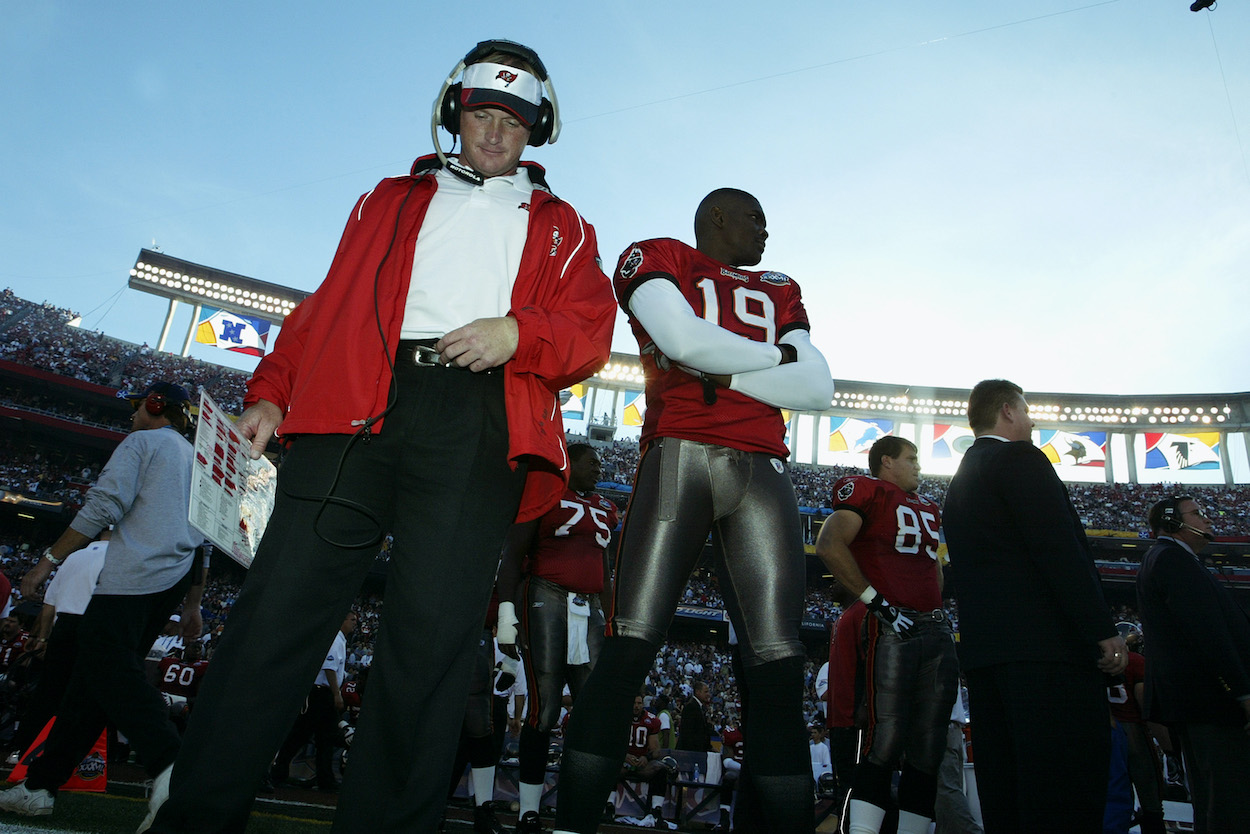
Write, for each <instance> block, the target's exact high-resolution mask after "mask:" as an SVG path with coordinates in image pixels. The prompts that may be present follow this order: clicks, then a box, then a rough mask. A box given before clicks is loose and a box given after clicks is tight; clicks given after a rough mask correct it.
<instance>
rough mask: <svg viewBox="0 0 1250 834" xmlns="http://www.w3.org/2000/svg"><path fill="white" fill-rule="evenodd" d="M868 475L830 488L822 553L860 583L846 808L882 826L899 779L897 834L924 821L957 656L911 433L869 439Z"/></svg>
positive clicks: (865, 825) (913, 830)
mask: <svg viewBox="0 0 1250 834" xmlns="http://www.w3.org/2000/svg"><path fill="white" fill-rule="evenodd" d="M868 471H869V472H870V473H871V476H864V475H850V476H847V477H845V478H842V479H841V480H840V481H838V482H837V483H836V484H835V485H834V488H833V493H834V498H833V514H832V515H830V516H829V518H828V519H826V521H825V523H824V525H823V526H822V527H821V529H820V536H819V538H818V539H817V542H816V554H817V555H818V556H820V558H821V560H822V561H823V562H824V563H825V565H826V566H827V567H828V568H829V570H830V572H831V573H832V574H833V576H834V578H835V579H837V580H838V581H839V582H841V583H842V584H843V585H844V586H845V587H846V588H847V590H848V591H850V592H851V593H853V594H858V595H859V598H860V599H861V600H862V601H863V602H864V604H865V605H866V606H867V607H868V613H869V614H871V615H872V616H871V617H866V618H865V620H864V624H865V627H864V628H863V631H862V634H863V638H862V639H863V645H862V653H863V657H864V667H865V687H866V691H865V693H864V703H865V707H866V712H867V718H866V721H867V723H866V725H865V726H864V728H863V735H862V737H861V741H860V759H859V763H858V764H857V765H856V767H855V775H854V777H853V780H852V785H851V793H850V801H849V803H848V808H847V814H848V817H849V829H848V830H849V831H851V832H855V834H862V833H864V832H876V831H879V830H880V829H881V821H882V820H883V819H884V817H885V812H886V807H887V806H888V805H889V802H890V781H891V778H892V776H893V773H894V770H895V768H896V767H898V765H899V762H900V760H902V759H903V758H904V755H905V757H906V758H905V761H904V764H903V766H902V775H901V776H900V778H899V785H898V805H899V823H898V830H899V832H900V834H921V833H922V832H928V830H929V823H930V822H931V821H932V820H933V800H934V796H935V794H936V792H937V772H938V767H939V766H940V765H941V763H942V756H943V755H944V754H945V752H946V729H947V723H948V722H949V720H950V714H951V707H952V706H953V705H954V703H955V698H956V696H957V695H958V692H959V662H958V660H957V659H956V657H955V639H954V636H953V633H952V630H951V624H950V620H949V619H948V618H947V617H946V615H945V612H943V610H942V591H941V577H940V571H939V567H938V562H937V548H938V527H939V526H940V525H941V514H940V512H939V510H938V505H937V504H935V503H934V502H933V501H930V500H929V499H928V498H925V497H924V496H923V495H919V494H918V493H917V492H916V490H917V488H919V486H920V461H919V458H918V457H917V453H916V446H915V444H914V443H912V442H910V441H908V440H904V439H903V438H901V437H894V436H892V435H891V436H887V437H883V438H881V439H880V440H878V441H877V442H876V443H874V444H872V448H871V449H869V450H868Z"/></svg>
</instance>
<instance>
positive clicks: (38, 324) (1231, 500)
mask: <svg viewBox="0 0 1250 834" xmlns="http://www.w3.org/2000/svg"><path fill="white" fill-rule="evenodd" d="M78 318H79V317H78V315H77V314H76V313H74V312H72V311H70V310H68V309H65V308H61V307H56V306H53V305H51V304H48V303H46V302H44V303H35V302H32V301H28V300H25V299H22V298H19V297H18V296H16V295H15V294H14V293H13V292H12V290H9V289H5V290H3V291H0V359H8V360H11V361H14V362H19V363H22V364H27V365H32V366H35V367H39V368H42V369H44V370H50V371H52V372H54V373H58V374H63V375H65V376H69V377H72V378H74V379H80V380H85V381H88V382H93V383H97V384H100V385H105V386H109V387H113V388H122V389H126V390H142V389H143V388H145V387H146V386H147V384H148V383H149V382H151V381H153V380H157V379H162V380H172V381H175V382H178V383H179V384H181V385H183V386H184V387H185V388H187V390H189V391H192V392H195V391H198V390H199V389H200V388H201V387H203V388H204V389H205V390H207V391H208V393H209V394H210V395H211V396H212V397H213V398H214V399H216V400H217V402H218V403H219V404H221V405H222V406H223V407H224V408H226V410H228V411H231V412H234V413H239V412H240V411H241V410H242V405H243V396H244V394H245V392H246V385H247V379H248V376H249V375H248V374H247V373H245V372H242V371H236V370H232V369H229V368H224V367H221V366H219V365H213V364H210V363H207V362H202V361H200V360H198V359H192V358H188V357H180V356H176V355H173V354H169V353H159V352H156V351H153V350H152V349H151V348H149V347H148V346H147V345H142V346H135V345H132V344H129V343H127V342H122V341H119V340H116V339H112V338H110V337H107V336H105V335H103V334H102V333H98V332H92V331H85V330H81V329H79V328H77V327H71V326H69V322H71V321H75V320H77V319H78ZM6 397H7V398H9V399H11V400H12V399H16V398H19V395H18V394H17V392H16V391H13V390H10V389H6V388H0V402H5V401H6ZM13 404H17V405H24V406H27V407H30V408H34V409H36V410H43V411H46V412H48V413H53V414H57V415H58V416H66V417H68V418H70V419H81V420H88V421H91V420H94V419H95V417H96V416H97V415H83V414H82V413H81V409H79V410H77V411H75V410H73V409H71V408H68V407H67V406H65V405H64V404H63V403H56V402H53V401H52V400H51V398H47V397H37V398H35V399H34V400H33V401H32V400H31V399H30V395H27V396H26V402H24V403H22V402H15V403H13ZM106 422H108V423H111V424H112V425H113V426H114V427H115V426H116V422H115V418H110V419H108V420H106ZM121 428H123V429H124V428H125V426H124V425H122V426H121ZM600 457H601V458H602V461H603V480H604V481H605V482H607V483H615V484H619V485H622V486H628V485H629V484H630V483H631V482H632V480H633V476H634V471H635V469H636V468H637V465H638V444H637V443H636V442H634V441H629V440H625V441H617V442H615V443H614V444H612V445H611V446H608V447H605V448H601V449H600ZM862 471H863V470H861V469H857V468H853V467H844V466H815V465H811V464H802V463H796V464H795V465H794V466H793V467H792V468H791V477H792V479H793V480H794V485H795V491H796V493H797V495H798V501H799V506H801V507H805V508H810V509H812V510H815V511H822V510H825V511H827V510H829V509H830V508H831V506H832V489H833V485H834V484H835V483H836V482H837V480H838V479H839V478H841V477H842V476H844V475H848V474H862ZM51 476H52V477H55V474H52V475H51ZM948 483H949V479H948V478H938V477H927V476H926V477H924V478H922V479H921V486H920V491H921V492H922V493H924V494H925V495H927V496H929V497H930V498H932V499H933V500H935V501H937V502H938V503H939V504H940V503H942V501H943V500H944V499H945V496H946V487H947V484H948ZM1175 490H1176V487H1175V486H1174V485H1159V484H1070V485H1069V492H1070V493H1071V495H1072V500H1073V503H1074V504H1075V505H1076V507H1077V509H1078V511H1079V512H1080V513H1081V518H1082V520H1083V521H1084V522H1085V526H1086V527H1087V528H1088V529H1092V530H1114V531H1124V532H1129V533H1135V534H1138V535H1143V534H1145V532H1146V530H1145V521H1144V519H1145V514H1146V510H1147V509H1148V508H1149V507H1150V505H1151V504H1153V503H1154V502H1155V501H1157V500H1159V499H1160V498H1162V497H1164V496H1165V495H1168V494H1172V493H1174V492H1175ZM1186 491H1190V492H1193V493H1195V494H1196V495H1198V496H1200V500H1201V501H1202V502H1203V503H1204V504H1205V505H1206V506H1207V508H1208V512H1212V511H1213V512H1214V515H1213V518H1214V519H1215V523H1216V528H1217V530H1218V531H1219V534H1220V535H1222V536H1246V535H1250V486H1244V485H1239V486H1233V487H1224V486H1196V487H1186Z"/></svg>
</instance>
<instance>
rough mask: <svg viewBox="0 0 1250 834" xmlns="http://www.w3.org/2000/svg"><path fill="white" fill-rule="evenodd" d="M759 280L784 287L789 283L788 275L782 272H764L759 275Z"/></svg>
mask: <svg viewBox="0 0 1250 834" xmlns="http://www.w3.org/2000/svg"><path fill="white" fill-rule="evenodd" d="M760 280H761V281H762V282H764V283H765V284H774V285H776V286H778V287H784V286H785V285H786V284H788V283H790V276H789V275H786V274H785V273H784V272H765V273H764V274H763V275H761V276H760Z"/></svg>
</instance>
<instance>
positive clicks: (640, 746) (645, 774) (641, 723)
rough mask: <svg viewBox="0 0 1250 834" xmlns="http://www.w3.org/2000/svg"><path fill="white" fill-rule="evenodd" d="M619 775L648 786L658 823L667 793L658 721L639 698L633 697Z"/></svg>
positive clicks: (666, 777) (652, 807) (666, 774)
mask: <svg viewBox="0 0 1250 834" xmlns="http://www.w3.org/2000/svg"><path fill="white" fill-rule="evenodd" d="M620 775H621V778H622V779H629V780H631V781H637V782H646V783H647V796H648V797H649V799H648V801H649V802H650V804H651V813H652V814H653V815H654V816H655V819H656V820H657V821H658V820H660V819H661V817H662V815H663V813H664V795H665V794H666V793H667V792H668V769H667V768H666V767H665V766H664V764H663V763H662V762H661V761H660V719H659V718H657V717H655V716H654V715H652V714H651V713H650V712H648V711H647V710H646V709H645V708H644V707H643V697H642V695H635V696H634V711H633V721H632V722H631V723H630V725H629V747H628V748H626V750H625V764H624V766H622V767H621V771H620ZM614 804H615V803H614ZM657 827H660V826H657ZM663 827H664V828H667V825H664V826H663Z"/></svg>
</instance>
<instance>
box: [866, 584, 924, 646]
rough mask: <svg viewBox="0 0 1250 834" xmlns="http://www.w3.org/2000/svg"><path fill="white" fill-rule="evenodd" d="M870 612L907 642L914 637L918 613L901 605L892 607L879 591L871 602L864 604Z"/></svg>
mask: <svg viewBox="0 0 1250 834" xmlns="http://www.w3.org/2000/svg"><path fill="white" fill-rule="evenodd" d="M864 604H865V605H867V606H868V611H869V613H871V614H872V615H873V616H874V617H876V618H877V619H878V620H880V621H881V622H883V623H885V624H886V625H888V626H889V627H890V628H891V629H893V631H894V633H895V634H897V635H898V636H899V637H902V638H903V639H904V640H906V639H907V638H908V637H911V636H912V630H913V627H914V626H915V625H916V615H917V612H916V611H913V610H912V609H910V608H903V607H902V606H899V605H890V603H889V602H887V601H886V599H885V597H883V596H881V592H880V591H877V592H876V594H875V595H874V596H873V598H872V599H871V600H869V601H868V602H866V603H864Z"/></svg>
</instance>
